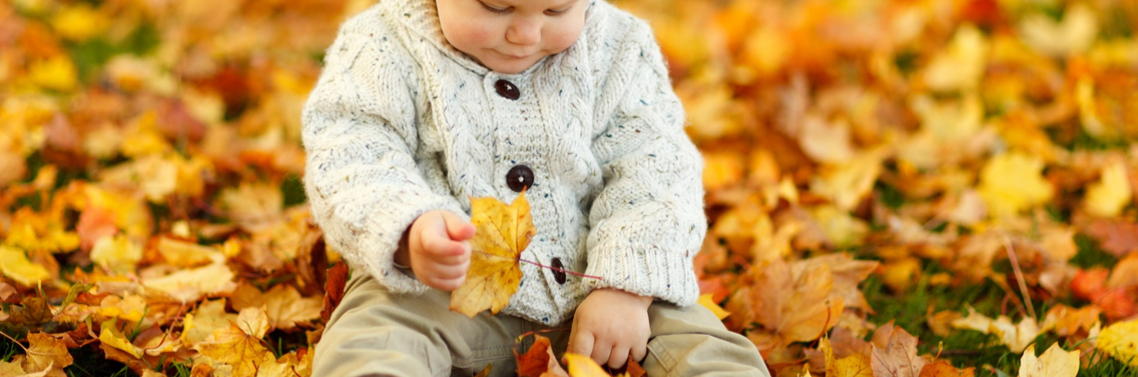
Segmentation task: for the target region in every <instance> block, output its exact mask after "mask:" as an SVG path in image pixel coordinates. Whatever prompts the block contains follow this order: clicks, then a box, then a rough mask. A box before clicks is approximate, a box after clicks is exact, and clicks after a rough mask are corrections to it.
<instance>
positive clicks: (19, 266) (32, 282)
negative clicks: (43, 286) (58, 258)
mask: <svg viewBox="0 0 1138 377" xmlns="http://www.w3.org/2000/svg"><path fill="white" fill-rule="evenodd" d="M0 272H3V273H4V276H7V277H9V278H11V279H12V280H15V281H16V282H17V283H20V285H23V286H25V287H35V286H36V284H38V283H39V282H40V281H43V280H47V279H50V278H51V275H50V274H49V273H48V272H47V269H46V268H43V266H40V265H38V264H35V263H32V261H30V260H28V257H27V255H25V254H24V252H23V251H22V250H20V249H17V248H14V247H9V246H4V245H0Z"/></svg>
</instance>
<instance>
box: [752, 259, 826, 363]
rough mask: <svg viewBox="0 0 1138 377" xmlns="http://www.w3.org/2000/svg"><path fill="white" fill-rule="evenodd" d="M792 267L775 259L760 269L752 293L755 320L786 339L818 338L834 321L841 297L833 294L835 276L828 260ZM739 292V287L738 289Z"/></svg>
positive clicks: (793, 340) (786, 340)
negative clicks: (796, 270)
mask: <svg viewBox="0 0 1138 377" xmlns="http://www.w3.org/2000/svg"><path fill="white" fill-rule="evenodd" d="M794 270H795V269H794V268H793V267H791V266H790V265H788V264H786V263H783V262H781V261H775V262H774V263H772V264H771V265H770V266H767V267H766V268H764V269H763V270H762V271H761V275H760V276H759V277H758V278H757V279H756V282H755V286H756V287H760V288H757V289H755V290H754V291H753V293H752V294H754V295H755V296H757V299H755V304H754V305H755V306H754V309H753V310H754V311H755V313H756V317H757V318H756V319H757V321H758V323H760V324H762V325H763V327H765V328H767V329H769V330H772V331H775V332H776V333H777V334H779V335H780V336H781V337H782V338H783V339H784V341H785V342H787V343H789V342H805V341H811V340H814V339H818V338H819V337H820V336H821V335H822V334H824V333H825V331H826V330H828V329H830V328H832V327H834V325H837V323H838V318H839V317H840V315H841V312H842V308H844V307H845V306H844V305H843V299H842V298H841V297H834V296H835V295H834V292H833V284H834V276H833V274H832V273H831V270H830V266H829V265H827V264H811V265H809V266H807V267H805V268H802V269H801V270H800V271H799V272H798V273H794ZM740 292H742V291H740Z"/></svg>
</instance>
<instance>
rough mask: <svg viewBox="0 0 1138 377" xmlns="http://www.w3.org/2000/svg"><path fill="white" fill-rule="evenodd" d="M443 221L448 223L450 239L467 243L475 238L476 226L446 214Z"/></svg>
mask: <svg viewBox="0 0 1138 377" xmlns="http://www.w3.org/2000/svg"><path fill="white" fill-rule="evenodd" d="M443 221H444V222H445V223H446V231H447V236H449V237H450V239H452V240H455V241H465V240H469V239H471V238H473V237H474V225H472V224H470V223H469V222H467V221H466V220H463V219H462V218H461V217H458V215H456V214H453V213H450V212H444V213H443Z"/></svg>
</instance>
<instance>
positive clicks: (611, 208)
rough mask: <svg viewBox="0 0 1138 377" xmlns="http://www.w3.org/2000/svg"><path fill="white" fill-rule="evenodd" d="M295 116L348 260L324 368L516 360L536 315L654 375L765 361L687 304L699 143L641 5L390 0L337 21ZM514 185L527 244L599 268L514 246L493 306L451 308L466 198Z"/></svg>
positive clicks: (376, 370) (463, 249) (453, 371)
mask: <svg viewBox="0 0 1138 377" xmlns="http://www.w3.org/2000/svg"><path fill="white" fill-rule="evenodd" d="M303 120H304V131H303V137H304V145H305V147H306V149H307V152H308V162H307V164H308V165H307V173H306V177H305V186H306V190H307V193H308V198H309V200H310V202H311V206H312V213H313V216H314V217H315V218H316V220H317V222H318V223H319V224H320V226H321V227H322V228H323V229H324V231H325V234H326V239H327V241H328V243H329V245H331V247H332V248H334V249H335V250H337V251H339V252H340V253H341V254H342V255H343V257H344V259H345V260H346V261H347V262H348V264H349V266H350V267H351V269H352V278H351V279H350V280H349V283H348V286H347V288H346V293H345V297H344V299H343V301H342V302H341V304H340V306H339V307H338V308H337V309H336V311H335V312H334V313H333V315H332V318H331V320H330V321H329V322H328V326H327V328H326V329H325V332H324V335H323V339H322V340H321V342H320V344H319V345H318V346H317V347H316V362H315V374H314V375H316V376H336V377H340V376H471V375H473V374H474V373H477V372H479V371H481V370H482V369H483V368H485V367H486V366H487V365H492V371H493V373H492V375H512V374H513V372H514V368H515V364H514V363H515V362H514V356H513V353H512V351H513V349H514V345H515V339H516V338H517V337H518V336H519V335H521V334H523V333H526V332H529V331H543V330H554V331H549V332H545V333H544V334H545V335H547V336H548V337H550V338H551V340H553V344H554V349H555V350H556V351H557V352H558V354H560V353H561V352H566V351H568V352H574V353H578V354H583V355H587V356H590V357H592V358H593V359H594V360H596V361H597V362H598V363H600V364H602V365H608V366H610V367H613V368H617V367H622V366H624V365H625V364H626V362H627V361H628V360H630V358H631V359H635V360H638V361H641V362H642V364H643V366H644V367H645V368H646V369H647V370H648V372H649V375H650V376H665V375H668V376H672V375H683V376H686V375H699V374H710V373H717V374H721V375H738V376H768V375H769V373H768V372H767V369H766V366H765V364H764V363H763V361H762V359H761V357H760V355H759V353H758V352H757V351H756V349H755V347H754V345H753V344H751V343H750V342H749V341H748V340H747V339H746V338H744V337H742V336H740V335H739V334H736V333H732V332H730V331H727V330H726V328H724V326H723V324H722V323H721V322H720V321H718V320H717V319H716V317H715V316H714V315H712V314H711V312H710V311H708V310H707V309H706V308H703V307H702V306H700V305H693V304H694V303H695V302H696V299H697V296H698V294H699V290H698V287H697V284H696V279H695V275H694V272H693V270H692V263H691V261H692V257H693V256H694V254H695V253H696V252H698V251H699V248H700V244H701V242H702V240H703V237H704V235H705V232H706V230H707V220H706V218H705V216H704V213H703V190H702V187H701V169H702V160H701V159H700V155H699V152H698V151H697V150H696V148H695V147H694V146H693V145H692V143H691V141H690V140H689V139H688V138H687V136H686V135H685V134H684V131H683V125H684V113H683V108H682V106H681V104H680V102H679V100H678V99H677V98H676V95H675V94H674V93H673V92H672V89H671V86H670V83H669V80H668V72H667V69H666V68H665V67H664V62H663V58H662V56H661V54H660V51H659V47H658V46H657V45H656V43H655V40H654V39H653V36H652V32H651V30H650V29H649V27H648V26H647V24H646V23H645V22H643V21H641V20H638V19H636V18H634V17H633V16H631V15H629V14H627V13H625V12H623V11H621V10H618V9H616V8H615V7H614V6H612V5H610V4H608V3H606V2H604V1H601V0H382V1H381V2H380V3H379V4H378V5H376V6H374V7H373V8H371V9H369V10H368V11H366V12H364V13H362V14H360V15H359V16H356V17H355V18H353V19H351V20H349V21H347V22H346V23H345V24H344V25H343V27H342V29H341V31H340V34H339V36H338V37H337V39H336V41H335V43H333V44H332V46H331V47H330V48H329V49H328V54H327V57H326V66H325V68H324V73H323V75H322V76H321V78H320V81H319V83H318V84H317V86H316V88H315V90H314V91H313V92H312V94H311V97H310V98H309V100H308V103H307V105H306V107H305V111H304V118H303ZM523 191H524V192H525V195H526V197H527V199H528V200H529V201H530V206H531V208H532V216H533V222H534V226H535V227H536V229H537V234H536V236H534V238H533V240H532V241H531V243H530V244H529V247H528V248H527V249H526V250H525V251H524V252H523V253H522V258H523V259H527V260H531V261H536V262H539V263H541V264H544V265H548V266H553V267H557V268H560V269H564V270H569V271H577V272H582V273H584V274H587V275H591V276H595V277H599V279H595V278H582V277H578V276H573V275H570V274H565V273H564V272H562V271H558V270H554V269H547V268H540V267H538V266H534V265H531V264H527V263H523V264H521V268H522V271H523V278H522V281H521V286H520V288H519V289H518V292H517V293H516V294H514V295H513V296H512V297H511V299H510V303H509V305H508V306H507V307H506V308H505V309H503V311H502V313H500V314H498V315H496V316H490V315H488V313H484V314H483V315H479V316H477V317H475V318H474V319H470V318H467V317H466V316H464V315H462V314H458V313H455V312H451V311H448V307H449V293H448V292H449V291H451V290H454V289H456V288H458V287H459V286H460V285H461V284H462V282H463V281H464V280H465V277H466V273H467V270H468V268H469V265H470V253H471V251H470V243H469V240H470V239H471V238H472V237H473V234H474V228H473V226H472V225H470V223H469V219H470V214H469V211H470V198H471V197H485V196H490V197H495V198H497V199H499V200H501V201H503V202H506V203H509V202H511V201H513V200H514V198H516V197H517V196H518V195H519V193H521V192H523ZM570 319H572V322H571V325H570V323H569V321H570ZM560 329H564V330H567V331H557V330H560ZM526 339H532V337H527V338H526ZM527 345H528V341H527Z"/></svg>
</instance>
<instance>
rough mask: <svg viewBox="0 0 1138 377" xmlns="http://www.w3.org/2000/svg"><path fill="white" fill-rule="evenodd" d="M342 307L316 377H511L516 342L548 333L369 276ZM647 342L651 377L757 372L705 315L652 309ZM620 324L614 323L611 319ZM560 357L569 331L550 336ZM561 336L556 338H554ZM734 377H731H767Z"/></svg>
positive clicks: (746, 348) (327, 334)
mask: <svg viewBox="0 0 1138 377" xmlns="http://www.w3.org/2000/svg"><path fill="white" fill-rule="evenodd" d="M345 290H346V292H345V295H344V299H343V301H342V302H341V303H340V306H339V307H338V308H337V309H336V311H335V312H334V313H333V315H332V319H331V320H330V321H329V323H328V327H327V328H326V329H325V331H324V335H323V338H322V339H321V341H320V344H319V345H318V346H317V347H316V352H317V353H316V363H315V364H316V365H315V371H314V374H313V375H314V376H366V375H372V374H374V375H395V376H428V375H435V376H448V375H454V376H470V375H472V374H473V373H477V372H478V371H480V370H482V368H484V367H485V366H486V365H487V364H493V371H494V373H492V375H495V376H498V375H501V376H512V375H513V371H514V368H515V365H516V364H515V361H514V355H513V349H514V347H515V346H518V349H519V351H523V350H524V349H525V348H528V347H529V345H530V343H531V342H532V339H533V337H532V336H531V337H526V338H525V344H522V345H517V344H516V343H515V340H516V339H517V337H518V336H519V335H521V334H524V333H526V332H529V331H535V330H536V331H541V330H549V329H550V328H549V327H546V326H543V325H541V324H537V323H533V322H529V321H526V320H523V319H520V318H517V317H513V316H508V315H504V314H500V315H496V316H489V315H487V314H485V313H484V314H482V315H479V316H477V317H475V318H473V319H471V318H467V317H466V316H465V315H462V314H459V313H455V312H452V311H450V310H449V305H450V294H449V293H446V292H441V291H437V290H432V291H429V292H428V293H425V294H423V295H420V296H405V295H393V294H390V293H389V292H388V291H387V290H386V289H384V288H383V287H382V286H381V285H379V284H378V283H377V282H376V281H375V280H374V279H372V278H370V277H367V276H360V277H355V278H353V279H351V280H349V282H348V286H347V287H346V288H345ZM649 317H650V323H651V327H652V339H651V340H650V342H649V344H648V349H649V356H648V358H646V359H645V360H644V365H645V367H646V368H647V369H648V370H649V371H650V372H652V371H654V370H655V371H656V373H650V374H651V375H653V376H656V375H688V374H690V373H695V374H699V373H696V372H698V371H701V370H702V371H705V372H707V371H717V372H724V371H728V370H732V369H739V370H743V369H747V368H751V367H759V366H762V361H761V359H760V358H759V355H758V352H757V351H755V350H754V347H753V346H752V345H750V342H749V341H747V340H746V338H743V337H742V336H739V335H738V334H734V333H731V332H729V331H727V330H726V329H725V328H724V327H723V325H722V324H721V323H720V322H719V321H718V319H716V318H715V316H714V315H712V314H711V313H710V311H708V310H707V309H705V308H703V307H701V306H699V305H695V306H691V307H687V308H680V307H677V306H674V305H670V304H666V303H660V302H657V303H655V304H653V305H652V307H651V308H650V309H649ZM614 320H617V321H619V319H614ZM552 329H553V330H554V331H550V332H544V333H542V335H543V336H546V337H548V338H550V339H551V341H552V342H553V347H554V350H555V352H556V354H558V355H561V354H562V353H563V352H564V350H565V347H566V343H567V342H568V338H569V337H568V335H569V323H565V324H563V325H562V326H560V327H554V328H552ZM558 329H561V330H562V331H557V330H558ZM765 372H766V371H765V366H763V367H762V371H761V372H757V371H756V372H755V373H750V372H740V373H739V374H731V375H748V376H750V375H757V376H763V375H769V374H766V373H765Z"/></svg>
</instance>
